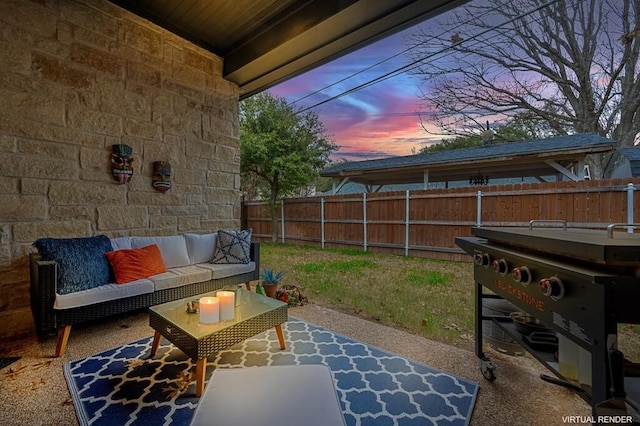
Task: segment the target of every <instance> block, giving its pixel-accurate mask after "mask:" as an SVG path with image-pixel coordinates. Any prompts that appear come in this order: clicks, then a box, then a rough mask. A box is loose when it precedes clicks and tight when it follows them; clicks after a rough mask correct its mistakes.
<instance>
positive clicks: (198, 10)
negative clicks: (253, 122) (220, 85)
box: [111, 0, 468, 98]
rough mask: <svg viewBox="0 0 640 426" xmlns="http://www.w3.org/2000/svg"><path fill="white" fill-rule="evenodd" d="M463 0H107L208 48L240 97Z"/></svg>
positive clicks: (403, 27) (396, 30) (401, 28)
mask: <svg viewBox="0 0 640 426" xmlns="http://www.w3.org/2000/svg"><path fill="white" fill-rule="evenodd" d="M467 1H468V0H431V1H425V0H190V1H184V0H164V1H158V0H111V2H112V3H114V4H117V5H119V6H121V7H123V8H125V9H127V10H129V11H131V12H133V13H135V14H137V15H139V16H141V17H143V18H145V19H148V20H150V21H151V22H153V23H155V24H157V25H159V26H161V27H163V28H165V29H167V30H169V31H171V32H173V33H175V34H177V35H179V36H181V37H183V38H185V39H187V40H190V41H192V42H193V43H195V44H197V45H199V46H201V47H203V48H205V49H207V50H209V51H211V52H212V53H214V54H216V55H218V56H220V57H221V58H223V60H224V69H223V75H224V77H225V78H226V79H228V80H230V81H232V82H234V83H236V84H237V85H238V86H239V87H240V97H241V98H245V97H248V96H251V95H252V94H255V93H259V92H261V91H263V90H265V89H268V88H269V87H271V86H274V85H275V84H277V83H280V82H283V81H285V80H287V79H290V78H292V77H294V76H296V75H299V74H301V73H303V72H305V71H308V70H311V69H313V68H315V67H318V66H320V65H322V64H325V63H327V62H329V61H331V60H333V59H336V58H338V57H340V56H342V55H344V54H346V53H349V52H352V51H354V50H356V49H358V48H361V47H364V46H366V45H368V44H370V43H373V42H374V41H377V40H379V39H381V38H384V37H386V36H389V35H391V34H393V33H396V32H398V31H401V30H403V29H406V28H409V27H410V26H412V25H416V24H418V23H420V22H422V21H424V20H426V19H428V18H430V17H433V16H436V15H438V14H440V13H442V12H444V11H446V10H448V9H450V8H453V7H456V6H458V5H461V4H464V3H467Z"/></svg>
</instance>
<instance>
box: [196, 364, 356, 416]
mask: <svg viewBox="0 0 640 426" xmlns="http://www.w3.org/2000/svg"><path fill="white" fill-rule="evenodd" d="M191 425H194V426H195V425H199V426H214V425H218V426H250V425H251V426H262V425H265V426H267V425H269V426H270V425H278V426H288V425H291V426H300V425H305V426H334V425H335V426H345V421H344V417H343V416H342V409H341V408H340V402H339V401H338V396H337V394H336V389H335V387H334V385H333V377H332V376H331V371H330V370H329V367H327V366H326V365H281V366H272V367H248V368H228V369H217V370H214V372H213V374H212V375H211V378H210V379H209V383H208V384H207V386H206V389H205V391H204V393H203V394H202V397H201V398H200V401H199V402H198V406H197V407H196V410H195V412H194V413H193V418H192V419H191Z"/></svg>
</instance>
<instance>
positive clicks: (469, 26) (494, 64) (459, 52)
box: [411, 0, 640, 146]
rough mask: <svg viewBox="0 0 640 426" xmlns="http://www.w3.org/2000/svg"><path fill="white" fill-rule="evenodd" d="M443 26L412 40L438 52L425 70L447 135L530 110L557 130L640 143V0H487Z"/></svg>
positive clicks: (421, 52) (429, 96)
mask: <svg viewBox="0 0 640 426" xmlns="http://www.w3.org/2000/svg"><path fill="white" fill-rule="evenodd" d="M428 28H430V29H431V28H434V26H433V25H430V26H429V27H428ZM441 28H442V29H443V31H442V32H439V33H429V32H426V31H424V30H419V31H417V32H416V33H414V34H412V40H411V43H412V44H413V46H414V49H413V52H414V56H415V57H414V58H413V59H414V60H416V61H419V60H424V58H429V60H428V61H425V62H423V64H422V65H421V66H420V67H419V68H417V71H416V72H417V73H418V74H420V75H421V76H422V78H423V82H424V84H425V86H424V89H423V100H424V101H425V102H426V103H427V104H429V107H430V108H431V109H435V110H436V111H437V113H436V117H435V122H436V123H437V124H438V126H439V127H440V128H441V129H442V130H443V131H444V132H446V133H447V134H460V131H461V129H466V130H467V132H466V133H472V132H477V131H478V130H479V129H481V128H483V124H484V123H485V122H486V120H488V119H492V118H495V117H502V116H507V117H513V116H514V115H518V114H527V116H528V118H529V120H532V121H535V122H537V123H538V125H539V126H542V127H543V128H546V129H548V130H549V131H550V132H552V134H555V135H562V134H570V133H572V132H577V133H583V132H593V133H596V134H599V135H602V136H607V137H610V138H612V139H614V140H616V141H617V142H618V144H619V146H632V145H633V144H634V142H636V141H637V140H638V135H639V133H640V115H639V112H640V66H639V64H638V58H639V52H640V39H639V38H640V0H584V1H579V0H573V1H568V0H557V1H543V0H518V1H512V0H509V1H505V0H485V1H482V2H471V3H468V4H467V5H465V6H461V7H458V8H456V9H454V11H453V14H452V17H451V19H450V20H449V21H448V22H445V23H442V24H441ZM438 57H439V58H440V59H437V58H438ZM474 129H475V130H474ZM463 134H464V131H463Z"/></svg>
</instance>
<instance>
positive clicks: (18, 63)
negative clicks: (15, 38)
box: [0, 41, 31, 74]
mask: <svg viewBox="0 0 640 426" xmlns="http://www.w3.org/2000/svg"><path fill="white" fill-rule="evenodd" d="M0 68H1V69H3V70H6V71H12V72H17V73H20V74H27V73H28V72H29V71H30V70H31V52H30V51H29V50H26V49H23V48H20V47H17V46H14V45H11V44H9V43H5V42H4V41H0Z"/></svg>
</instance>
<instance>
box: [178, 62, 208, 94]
mask: <svg viewBox="0 0 640 426" xmlns="http://www.w3.org/2000/svg"><path fill="white" fill-rule="evenodd" d="M173 79H174V80H175V81H176V82H178V83H180V84H184V85H185V86H189V87H193V88H195V89H198V90H203V89H204V74H203V73H202V71H199V70H197V69H194V68H191V67H187V66H184V65H181V64H179V63H174V64H173Z"/></svg>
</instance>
